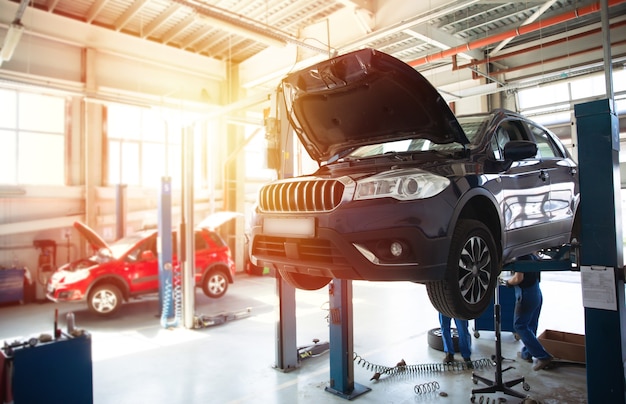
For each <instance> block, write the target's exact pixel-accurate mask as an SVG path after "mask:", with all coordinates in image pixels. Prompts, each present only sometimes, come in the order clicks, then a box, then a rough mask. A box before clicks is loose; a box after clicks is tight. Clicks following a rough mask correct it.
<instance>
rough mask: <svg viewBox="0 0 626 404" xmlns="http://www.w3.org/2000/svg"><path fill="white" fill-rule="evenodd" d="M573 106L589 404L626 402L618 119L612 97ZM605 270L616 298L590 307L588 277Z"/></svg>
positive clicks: (610, 294)
mask: <svg viewBox="0 0 626 404" xmlns="http://www.w3.org/2000/svg"><path fill="white" fill-rule="evenodd" d="M574 111H575V114H576V120H577V132H578V145H579V149H578V161H579V167H580V190H581V192H580V195H581V209H582V210H581V213H582V216H581V229H582V231H581V240H580V244H581V245H580V266H581V272H582V273H581V275H582V276H581V278H582V282H581V283H582V288H583V304H584V305H585V350H586V355H585V356H586V362H587V397H588V402H589V403H590V404H595V403H624V402H626V390H625V381H624V377H625V368H624V366H625V365H624V364H625V363H626V355H625V353H626V349H625V348H626V332H625V329H624V327H625V324H626V314H625V311H626V308H625V306H624V272H623V271H624V268H623V248H624V247H623V240H622V230H621V228H622V222H621V219H622V218H621V198H620V186H621V181H620V172H619V126H618V125H619V122H618V119H617V116H616V114H615V113H614V112H613V111H614V108H613V103H612V101H611V100H608V99H604V100H598V101H593V102H589V103H585V104H579V105H576V106H574ZM585 268H587V269H588V270H587V271H586V272H585ZM607 276H608V279H612V284H608V285H606V286H605V292H606V293H605V294H606V296H608V297H609V300H612V301H613V302H614V303H615V305H614V309H613V308H597V307H588V304H587V303H586V302H585V293H586V290H585V289H586V283H587V282H589V281H590V282H593V283H595V282H596V281H598V282H599V281H600V280H601V279H603V280H606V279H607ZM586 279H588V281H586ZM589 284H591V283H589ZM587 286H588V285H587Z"/></svg>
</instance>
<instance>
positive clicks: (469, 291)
mask: <svg viewBox="0 0 626 404" xmlns="http://www.w3.org/2000/svg"><path fill="white" fill-rule="evenodd" d="M458 267H459V290H460V291H461V296H462V297H463V300H465V301H466V302H467V303H469V304H476V303H478V302H479V301H481V300H482V299H483V298H484V297H485V295H486V294H487V291H488V289H489V284H490V281H491V253H490V251H489V246H488V245H487V243H486V242H485V240H484V239H482V238H481V237H478V236H472V237H470V238H469V239H468V240H467V241H466V242H465V245H464V246H463V248H462V250H461V254H460V257H459V264H458Z"/></svg>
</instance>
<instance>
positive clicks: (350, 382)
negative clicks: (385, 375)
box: [326, 279, 371, 400]
mask: <svg viewBox="0 0 626 404" xmlns="http://www.w3.org/2000/svg"><path fill="white" fill-rule="evenodd" d="M328 294H329V298H330V300H329V309H330V312H329V329H330V330H329V332H330V341H329V342H330V386H328V387H326V391H328V392H330V393H333V394H335V395H337V396H339V397H342V398H345V399H348V400H352V399H353V398H355V397H357V396H360V395H361V394H364V393H367V392H368V391H370V390H371V389H370V388H369V387H365V386H362V385H360V384H358V383H355V382H354V360H353V355H354V349H353V348H354V346H353V328H352V319H353V315H352V281H350V280H345V279H333V281H332V282H331V283H330V285H329V289H328Z"/></svg>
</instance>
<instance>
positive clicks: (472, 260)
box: [426, 220, 499, 320]
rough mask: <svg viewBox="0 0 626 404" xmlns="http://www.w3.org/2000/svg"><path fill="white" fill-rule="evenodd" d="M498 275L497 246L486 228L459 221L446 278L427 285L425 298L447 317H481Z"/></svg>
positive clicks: (488, 302) (481, 225) (489, 299)
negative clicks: (426, 296)
mask: <svg viewBox="0 0 626 404" xmlns="http://www.w3.org/2000/svg"><path fill="white" fill-rule="evenodd" d="M498 273H499V267H498V253H497V252H496V244H495V242H494V240H493V236H492V235H491V232H490V231H489V229H488V228H487V226H485V225H484V224H483V223H481V222H479V221H477V220H461V221H459V223H458V225H457V227H456V229H455V230H454V234H453V236H452V242H451V245H450V253H449V255H448V264H447V268H446V274H445V278H444V280H442V281H434V282H429V283H427V284H426V289H427V291H428V297H429V298H430V301H431V303H432V304H433V306H434V307H435V308H436V309H437V310H438V311H439V312H441V313H443V314H445V315H447V316H449V317H452V318H461V319H466V320H471V319H474V318H477V317H480V315H481V314H482V313H483V312H484V311H485V310H486V309H487V306H488V305H489V304H490V303H491V298H492V296H493V292H494V288H495V286H496V279H497V276H498Z"/></svg>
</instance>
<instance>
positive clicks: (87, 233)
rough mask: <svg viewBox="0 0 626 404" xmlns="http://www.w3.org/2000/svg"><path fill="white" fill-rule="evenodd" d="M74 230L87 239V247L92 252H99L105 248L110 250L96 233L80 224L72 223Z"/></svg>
mask: <svg viewBox="0 0 626 404" xmlns="http://www.w3.org/2000/svg"><path fill="white" fill-rule="evenodd" d="M74 228H75V229H76V230H78V232H79V233H80V234H81V235H82V236H83V237H85V238H86V239H87V242H88V243H89V245H91V248H93V249H94V250H96V251H97V250H100V249H101V248H106V249H107V250H110V248H109V245H108V244H107V243H106V241H104V240H103V239H102V237H100V236H99V235H98V233H96V232H95V231H93V229H92V228H91V227H89V226H87V225H86V224H84V223H81V222H74Z"/></svg>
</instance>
